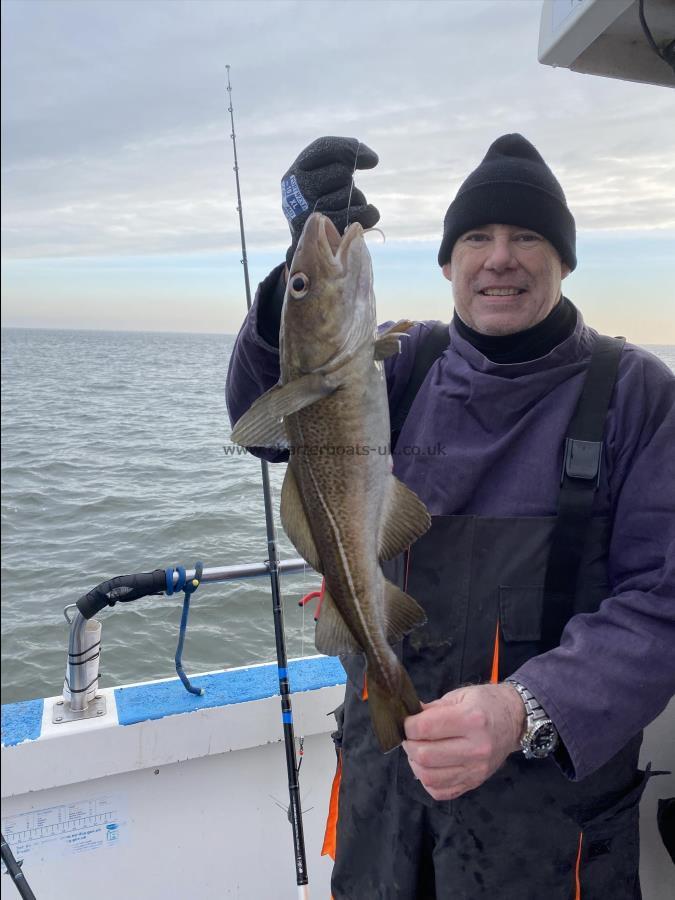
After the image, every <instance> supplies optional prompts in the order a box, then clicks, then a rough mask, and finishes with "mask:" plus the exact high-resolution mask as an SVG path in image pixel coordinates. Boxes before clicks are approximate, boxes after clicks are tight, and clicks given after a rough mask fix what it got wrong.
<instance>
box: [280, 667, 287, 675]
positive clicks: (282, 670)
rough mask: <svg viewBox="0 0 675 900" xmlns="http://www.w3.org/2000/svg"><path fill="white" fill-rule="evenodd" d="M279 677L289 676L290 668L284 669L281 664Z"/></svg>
mask: <svg viewBox="0 0 675 900" xmlns="http://www.w3.org/2000/svg"><path fill="white" fill-rule="evenodd" d="M279 678H288V669H283V668H282V667H281V666H279Z"/></svg>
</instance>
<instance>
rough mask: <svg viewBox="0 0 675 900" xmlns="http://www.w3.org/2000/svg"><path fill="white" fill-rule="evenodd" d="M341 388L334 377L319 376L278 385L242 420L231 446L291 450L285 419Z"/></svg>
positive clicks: (237, 425) (260, 398) (237, 426)
mask: <svg viewBox="0 0 675 900" xmlns="http://www.w3.org/2000/svg"><path fill="white" fill-rule="evenodd" d="M338 386H339V384H338V383H336V381H335V378H334V377H331V376H330V375H323V374H320V373H317V372H310V373H309V374H307V375H302V376H301V377H300V378H296V379H295V380H294V381H289V382H288V384H276V385H275V386H274V387H273V388H270V390H269V391H267V393H265V394H263V395H262V397H258V399H257V400H256V401H255V403H253V405H252V406H251V408H250V409H249V410H248V411H247V412H245V413H244V415H243V416H242V417H241V419H239V421H238V422H237V424H236V425H235V426H234V428H233V429H232V438H231V439H232V442H233V443H235V444H240V445H241V446H242V447H288V437H287V435H286V429H285V428H284V423H283V419H284V416H290V415H291V414H292V413H296V412H298V411H299V410H301V409H304V408H305V407H306V406H311V405H312V403H316V401H317V400H321V399H322V398H323V397H327V396H328V395H329V394H332V393H333V391H335V390H336V389H337V387H338Z"/></svg>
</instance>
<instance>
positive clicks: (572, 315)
mask: <svg viewBox="0 0 675 900" xmlns="http://www.w3.org/2000/svg"><path fill="white" fill-rule="evenodd" d="M453 324H454V327H455V329H456V331H457V334H458V335H459V336H460V337H461V338H463V339H464V340H465V341H467V342H468V343H469V344H471V345H472V346H473V347H475V348H476V350H478V351H479V352H480V353H482V354H483V356H485V357H486V358H487V359H489V360H490V362H493V363H499V364H502V365H503V364H506V363H522V362H529V361H530V360H533V359H540V358H541V357H542V356H546V355H547V354H548V353H550V352H551V350H553V348H554V347H557V346H558V344H561V343H562V342H563V341H564V340H566V339H567V338H568V337H570V336H571V335H572V333H573V332H574V329H575V327H576V324H577V310H576V307H575V306H573V304H572V303H570V301H569V300H568V299H567V298H566V297H562V298H561V300H560V302H559V303H556V305H555V306H554V307H553V309H552V310H551V312H550V313H549V314H548V315H547V316H546V318H545V319H543V320H542V321H541V322H538V323H537V324H536V325H533V326H532V328H527V329H526V330H525V331H518V332H516V333H515V334H504V335H491V334H481V333H480V332H479V331H475V330H474V329H473V328H470V327H469V326H468V325H467V324H466V323H465V322H463V321H462V319H460V317H459V316H458V315H457V312H455V314H454V316H453Z"/></svg>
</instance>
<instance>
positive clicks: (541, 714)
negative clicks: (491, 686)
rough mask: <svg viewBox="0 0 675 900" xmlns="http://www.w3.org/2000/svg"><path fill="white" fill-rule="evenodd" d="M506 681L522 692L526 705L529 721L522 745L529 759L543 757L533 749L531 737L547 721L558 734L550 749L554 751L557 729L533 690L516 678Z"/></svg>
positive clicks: (522, 738) (521, 695) (521, 697)
mask: <svg viewBox="0 0 675 900" xmlns="http://www.w3.org/2000/svg"><path fill="white" fill-rule="evenodd" d="M506 681H507V682H508V683H509V684H512V685H513V686H514V688H515V689H516V690H517V691H518V693H519V694H520V699H521V700H522V701H523V704H524V705H525V715H526V716H527V721H526V724H525V731H524V733H523V735H522V737H521V739H520V746H521V747H522V750H523V753H524V754H525V756H526V757H527V758H528V759H532V758H533V757H534V758H542V756H540V755H539V754H538V753H537V752H536V751H535V750H534V749H533V747H532V745H531V744H530V739H531V738H532V737H533V736H534V734H535V732H536V731H537V730H538V726H540V727H543V726H542V723H544V722H546V723H547V724H548V725H549V726H550V728H551V729H552V730H553V731H554V732H555V734H556V739H555V743H554V745H553V747H551V749H550V750H549V751H548V752H549V753H550V752H552V751H553V749H555V745H556V744H557V742H558V738H557V729H556V728H555V725H554V724H553V722H552V721H551V719H550V718H549V717H548V714H547V713H546V711H545V710H544V709H543V707H542V706H541V704H540V703H539V701H538V700H537V698H536V697H535V696H534V694H533V693H532V692H531V691H529V690H528V689H527V688H526V687H525V686H524V685H522V684H520V682H518V681H516V680H515V679H514V678H507V679H506ZM545 755H547V754H543V756H545Z"/></svg>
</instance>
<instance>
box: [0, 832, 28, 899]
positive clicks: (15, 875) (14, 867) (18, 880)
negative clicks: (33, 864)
mask: <svg viewBox="0 0 675 900" xmlns="http://www.w3.org/2000/svg"><path fill="white" fill-rule="evenodd" d="M0 837H1V838H2V861H3V862H4V864H5V865H6V866H7V874H8V875H9V877H10V878H11V879H12V881H13V882H14V884H15V885H16V889H17V891H18V892H19V893H20V894H21V896H22V897H23V898H24V900H36V897H35V894H34V893H33V892H32V891H31V889H30V885H29V884H28V882H27V881H26V876H25V875H24V874H23V869H22V868H21V866H20V865H19V863H18V862H17V861H16V859H15V858H14V854H13V853H12V849H11V847H10V846H9V844H8V843H7V841H6V840H5V836H4V834H3V835H0Z"/></svg>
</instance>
